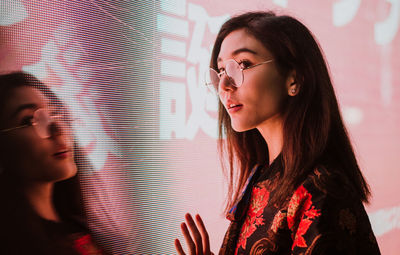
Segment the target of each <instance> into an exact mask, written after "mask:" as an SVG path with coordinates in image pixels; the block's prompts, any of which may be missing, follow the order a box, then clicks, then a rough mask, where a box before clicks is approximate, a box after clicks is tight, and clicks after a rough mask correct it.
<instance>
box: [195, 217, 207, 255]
mask: <svg viewBox="0 0 400 255" xmlns="http://www.w3.org/2000/svg"><path fill="white" fill-rule="evenodd" d="M196 222H197V225H198V226H199V231H200V234H201V236H202V239H203V247H204V248H203V250H204V254H209V253H210V238H209V236H208V233H207V229H206V226H205V225H204V222H203V220H202V219H201V217H200V215H198V214H197V215H196Z"/></svg>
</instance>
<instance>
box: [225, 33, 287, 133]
mask: <svg viewBox="0 0 400 255" xmlns="http://www.w3.org/2000/svg"><path fill="white" fill-rule="evenodd" d="M229 59H234V60H236V62H238V63H239V64H240V65H241V66H242V67H247V66H251V65H255V64H258V63H261V62H264V61H267V60H270V59H273V56H272V54H271V53H270V52H269V51H268V50H267V49H266V48H265V47H264V46H263V45H262V44H261V42H259V41H258V40H257V39H256V38H255V37H253V36H252V35H250V34H249V33H247V32H246V31H245V30H244V29H240V30H235V31H233V32H231V33H230V34H228V35H227V36H226V37H225V39H224V40H223V42H222V44H221V50H220V52H219V55H218V59H217V63H218V69H219V70H223V69H224V67H225V63H226V61H227V60H229ZM243 75H244V80H243V83H242V85H241V86H240V87H235V86H232V84H231V82H230V81H229V79H228V77H227V76H226V75H222V76H221V79H220V83H219V98H220V100H221V102H222V103H223V105H224V106H225V109H226V111H227V112H228V114H229V116H230V118H231V124H232V128H233V129H234V130H235V131H237V132H242V131H246V130H250V129H253V128H262V126H263V125H269V124H273V123H275V122H276V121H277V120H280V119H281V117H280V113H281V108H282V103H283V100H284V99H285V98H286V97H287V96H288V87H287V86H286V78H284V77H282V76H281V75H280V74H279V73H278V70H277V68H276V65H275V62H274V61H272V62H269V63H266V64H262V65H259V66H256V67H253V68H250V69H247V70H243Z"/></svg>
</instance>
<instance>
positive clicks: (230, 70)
mask: <svg viewBox="0 0 400 255" xmlns="http://www.w3.org/2000/svg"><path fill="white" fill-rule="evenodd" d="M272 61H273V59H270V60H267V61H264V62H261V63H258V64H255V65H251V66H246V67H241V66H240V64H239V63H238V62H236V60H234V59H229V60H227V61H226V64H225V70H222V71H221V72H219V73H218V72H217V71H215V70H214V69H213V68H210V69H209V71H208V72H207V73H206V85H207V87H208V88H209V89H210V90H211V91H212V92H214V93H216V94H217V95H218V87H219V82H220V81H221V77H222V75H223V74H225V75H226V76H227V77H228V78H229V81H230V82H231V84H232V85H233V86H235V87H240V86H242V84H243V80H244V75H243V70H247V69H250V68H253V67H256V66H259V65H263V64H267V63H270V62H272Z"/></svg>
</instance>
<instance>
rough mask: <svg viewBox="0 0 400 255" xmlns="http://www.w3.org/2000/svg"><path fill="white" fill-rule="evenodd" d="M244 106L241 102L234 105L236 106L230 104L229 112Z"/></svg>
mask: <svg viewBox="0 0 400 255" xmlns="http://www.w3.org/2000/svg"><path fill="white" fill-rule="evenodd" d="M242 107H243V105H241V104H238V105H234V106H230V107H229V108H228V112H229V113H234V112H237V111H239V110H240V109H242Z"/></svg>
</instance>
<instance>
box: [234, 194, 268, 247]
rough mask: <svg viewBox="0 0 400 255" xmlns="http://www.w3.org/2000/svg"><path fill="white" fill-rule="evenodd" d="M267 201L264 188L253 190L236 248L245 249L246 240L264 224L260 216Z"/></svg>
mask: <svg viewBox="0 0 400 255" xmlns="http://www.w3.org/2000/svg"><path fill="white" fill-rule="evenodd" d="M268 199H269V192H268V191H267V189H266V188H260V187H255V188H253V191H252V194H251V200H250V206H249V209H248V211H247V215H246V218H245V221H244V223H243V226H242V231H241V234H240V237H239V240H238V247H242V248H243V249H245V247H246V242H247V238H249V237H250V236H251V235H252V234H253V233H254V231H256V229H257V226H260V225H264V224H265V222H264V219H263V217H262V214H263V211H264V208H265V207H266V206H267V204H268Z"/></svg>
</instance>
